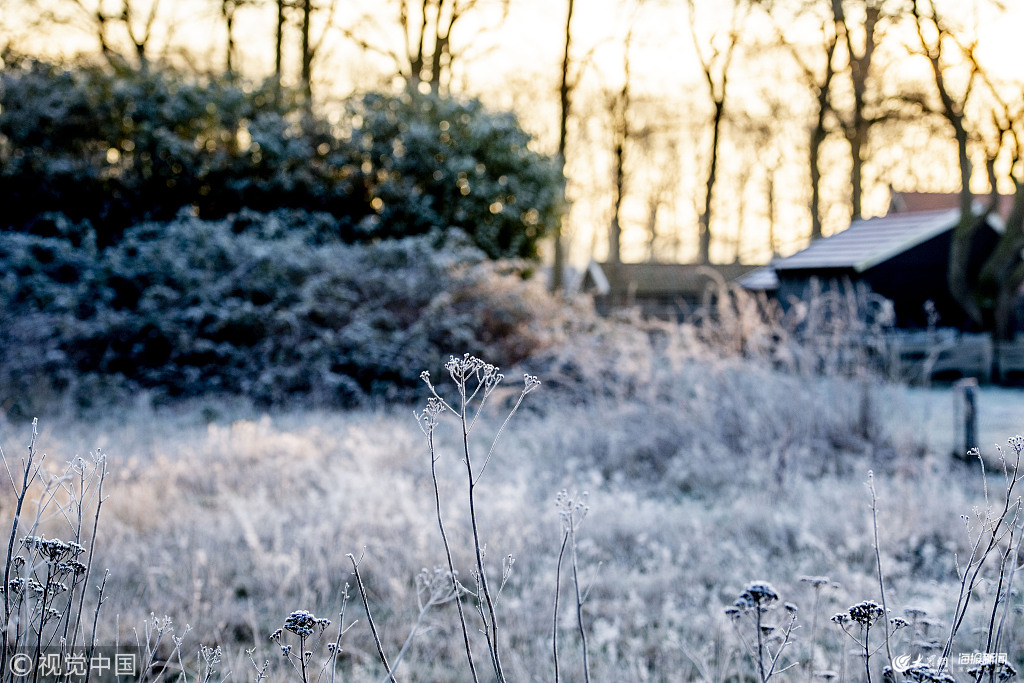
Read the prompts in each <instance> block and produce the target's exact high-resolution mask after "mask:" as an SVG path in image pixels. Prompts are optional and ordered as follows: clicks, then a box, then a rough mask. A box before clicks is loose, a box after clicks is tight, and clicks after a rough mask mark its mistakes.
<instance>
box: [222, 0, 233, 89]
mask: <svg viewBox="0 0 1024 683" xmlns="http://www.w3.org/2000/svg"><path fill="white" fill-rule="evenodd" d="M220 11H221V14H222V15H223V16H224V26H225V28H226V29H227V40H228V44H227V54H226V55H225V59H224V73H225V75H226V76H227V77H228V79H233V78H234V77H235V69H234V56H235V30H234V29H235V3H234V0H221V5H220Z"/></svg>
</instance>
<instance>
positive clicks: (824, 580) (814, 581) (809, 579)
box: [800, 576, 832, 588]
mask: <svg viewBox="0 0 1024 683" xmlns="http://www.w3.org/2000/svg"><path fill="white" fill-rule="evenodd" d="M800 581H801V583H809V584H811V587H812V588H821V587H823V586H827V585H828V584H830V583H832V581H831V580H830V579H829V578H828V577H827V576H801V577H800Z"/></svg>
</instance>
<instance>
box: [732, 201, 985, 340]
mask: <svg viewBox="0 0 1024 683" xmlns="http://www.w3.org/2000/svg"><path fill="white" fill-rule="evenodd" d="M959 217H960V212H959V210H958V209H955V208H953V209H930V210H923V211H896V212H891V213H889V214H888V215H886V216H883V217H879V218H868V219H864V220H858V221H854V222H853V223H852V224H851V225H850V227H849V228H847V229H846V230H843V231H842V232H839V233H837V234H835V235H833V236H831V237H825V238H822V239H820V240H816V241H814V242H812V243H811V244H810V245H809V246H808V247H807V248H806V249H804V250H803V251H799V252H797V253H795V254H793V255H792V256H788V257H785V258H780V259H775V260H774V261H772V262H771V264H769V265H768V266H765V267H764V268H761V269H758V270H756V271H754V272H752V273H750V274H748V275H747V276H745V277H743V278H741V279H740V284H741V286H743V287H744V288H746V289H748V290H752V291H764V292H769V293H772V294H774V296H776V297H777V298H778V300H779V301H780V303H781V304H782V305H783V306H784V307H785V306H787V305H789V304H790V303H791V302H793V301H795V300H806V299H807V297H809V296H811V295H812V293H813V292H814V291H815V289H816V288H818V291H820V290H821V289H825V290H837V289H838V290H840V291H846V290H848V289H849V288H851V287H858V286H860V287H863V286H864V285H866V286H867V287H869V288H870V289H871V291H873V292H875V293H876V294H879V295H881V296H883V297H885V298H886V299H889V300H890V301H892V302H893V307H894V312H895V314H896V321H895V322H896V325H897V327H901V328H911V329H912V328H924V327H926V326H928V324H929V319H928V318H929V311H932V312H933V315H937V316H938V319H937V320H933V321H932V322H933V323H937V324H938V325H940V326H942V327H952V328H957V329H960V330H966V331H970V330H971V327H972V324H971V322H970V320H969V319H968V318H967V316H966V315H965V314H964V313H963V311H962V310H961V309H960V307H959V306H958V305H957V303H956V302H955V301H954V300H953V298H952V296H951V295H950V293H949V287H948V286H947V283H946V282H947V281H946V273H947V267H948V262H949V248H950V241H951V238H952V234H953V230H954V228H955V227H956V225H957V223H958V221H959ZM978 220H979V221H982V222H983V225H982V226H981V230H980V231H979V235H978V238H977V239H976V240H975V242H974V247H973V253H972V254H971V257H970V264H969V272H971V271H973V272H974V273H976V272H977V270H978V269H980V267H981V263H982V262H983V260H984V258H985V257H986V256H987V255H988V254H989V253H990V252H991V250H992V248H993V247H994V246H995V244H996V241H997V240H998V238H999V233H1001V232H1002V230H1003V221H1002V219H1001V218H1000V217H999V216H997V215H994V214H993V215H989V216H987V217H981V216H979V217H978ZM927 302H931V303H930V304H927ZM926 306H927V308H926Z"/></svg>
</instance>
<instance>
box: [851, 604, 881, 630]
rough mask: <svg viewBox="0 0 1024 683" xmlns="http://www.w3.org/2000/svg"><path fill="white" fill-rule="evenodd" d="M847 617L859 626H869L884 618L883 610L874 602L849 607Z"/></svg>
mask: <svg viewBox="0 0 1024 683" xmlns="http://www.w3.org/2000/svg"><path fill="white" fill-rule="evenodd" d="M849 615H850V619H852V620H853V621H855V622H857V623H858V624H860V625H861V626H870V625H871V624H873V623H875V622H876V621H878V620H879V619H881V618H882V617H883V616H885V610H883V609H882V607H881V606H880V605H879V604H878V603H877V602H875V601H874V600H865V601H864V602H859V603H857V604H856V605H854V606H853V607H851V608H850V609H849Z"/></svg>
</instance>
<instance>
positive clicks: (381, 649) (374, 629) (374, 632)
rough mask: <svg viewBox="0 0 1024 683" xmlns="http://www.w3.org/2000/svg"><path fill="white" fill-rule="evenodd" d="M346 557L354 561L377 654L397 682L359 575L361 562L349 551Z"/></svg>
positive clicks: (358, 586) (353, 569) (361, 596)
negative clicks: (385, 653)
mask: <svg viewBox="0 0 1024 683" xmlns="http://www.w3.org/2000/svg"><path fill="white" fill-rule="evenodd" d="M346 557H348V559H349V561H350V562H352V573H353V574H355V577H356V587H357V588H359V597H360V598H361V599H362V601H363V608H364V609H365V610H366V622H367V623H368V624H369V625H370V634H371V635H373V642H374V644H375V645H376V646H377V656H378V657H379V658H380V661H381V664H383V665H384V670H385V671H387V672H388V678H390V679H391V683H395V676H394V674H393V673H392V671H391V666H390V665H389V664H388V658H387V657H386V656H385V655H384V647H383V646H382V645H381V642H380V636H379V635H378V634H377V627H376V626H375V625H374V623H373V616H372V615H371V614H370V602H369V600H367V598H366V587H365V586H364V585H363V578H362V577H361V576H360V575H359V562H358V561H356V558H355V556H354V555H353V554H352V553H349V554H348V555H346Z"/></svg>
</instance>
